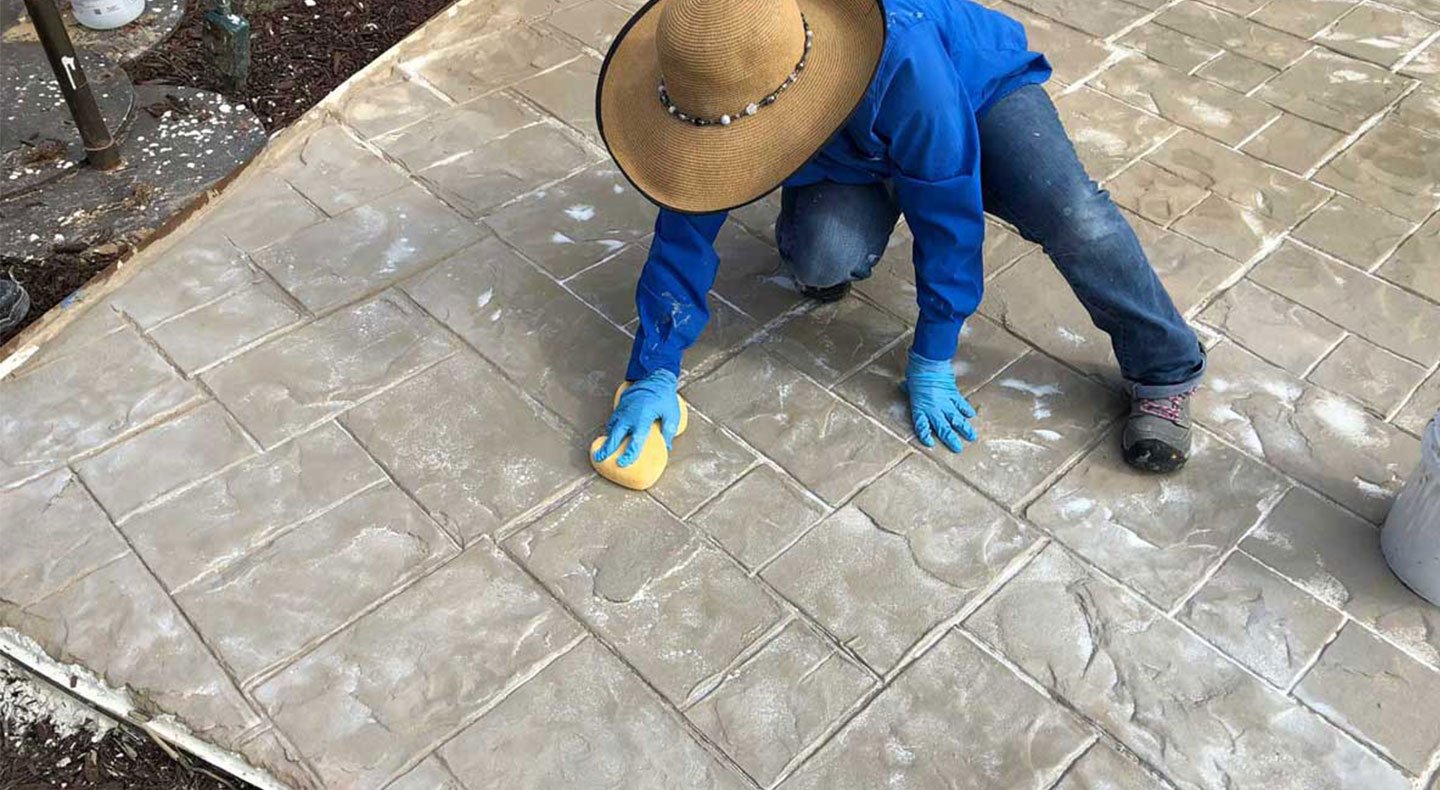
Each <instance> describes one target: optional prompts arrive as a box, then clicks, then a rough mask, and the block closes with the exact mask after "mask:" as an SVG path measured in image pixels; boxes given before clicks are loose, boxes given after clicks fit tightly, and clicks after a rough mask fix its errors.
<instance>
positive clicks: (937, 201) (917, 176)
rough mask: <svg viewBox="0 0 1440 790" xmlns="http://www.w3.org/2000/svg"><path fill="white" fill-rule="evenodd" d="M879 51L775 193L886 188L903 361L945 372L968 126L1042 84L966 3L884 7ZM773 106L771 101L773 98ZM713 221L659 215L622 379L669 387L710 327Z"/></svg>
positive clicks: (962, 293) (972, 264) (968, 300)
mask: <svg viewBox="0 0 1440 790" xmlns="http://www.w3.org/2000/svg"><path fill="white" fill-rule="evenodd" d="M885 7H886V12H887V13H886V28H887V33H886V41H885V51H884V53H883V54H882V55H881V59H880V64H879V67H878V68H877V69H876V74H875V78H874V79H873V80H872V81H871V83H870V88H869V90H868V91H866V93H865V97H864V98H863V99H862V100H861V102H860V105H859V107H857V108H856V110H855V113H854V114H853V115H852V116H851V117H850V120H849V122H847V123H846V124H845V126H844V127H843V128H841V130H840V131H839V132H838V133H837V134H836V135H835V136H834V137H833V138H832V139H831V140H830V141H829V142H828V143H827V144H826V145H825V147H823V148H822V149H820V151H819V153H817V154H816V155H815V156H814V157H813V158H812V159H811V160H810V161H809V162H808V163H807V164H806V165H805V166H804V167H803V168H801V169H800V171H799V172H797V173H796V174H795V175H793V176H791V177H790V178H789V179H787V180H786V181H785V185H786V186H804V185H808V184H814V183H818V182H821V181H834V182H839V183H845V184H867V183H873V182H876V181H882V180H889V181H891V182H892V184H893V185H894V189H895V194H896V197H897V199H898V201H899V204H900V209H901V211H902V212H903V213H904V215H905V218H906V222H907V223H908V224H909V226H910V230H911V233H912V234H913V235H914V237H915V245H914V250H913V256H912V257H913V259H914V262H915V285H916V292H917V295H916V301H917V302H918V307H919V317H918V320H917V322H916V326H915V340H914V349H915V352H916V353H917V354H919V355H921V356H923V357H926V358H929V359H950V358H951V357H953V356H954V355H955V347H956V344H957V342H958V338H959V335H960V329H961V327H962V325H963V324H964V322H965V319H966V318H968V317H969V316H970V315H971V314H972V313H974V312H975V309H976V307H978V306H979V304H980V294H981V284H982V282H983V269H982V265H981V260H980V248H981V245H982V243H983V241H984V237H985V220H984V207H983V205H982V202H981V199H980V140H979V133H978V120H977V119H978V118H979V117H980V116H981V115H983V114H984V112H985V111H986V110H987V109H989V107H990V105H992V104H994V103H995V102H996V101H997V100H999V99H1001V98H1003V97H1004V96H1006V95H1008V94H1009V93H1010V92H1012V91H1014V90H1015V89H1016V88H1019V87H1021V86H1022V85H1027V84H1032V83H1039V82H1043V81H1045V79H1047V78H1048V77H1049V76H1050V66H1049V64H1048V63H1046V61H1045V58H1044V57H1043V56H1042V55H1039V54H1037V53H1034V52H1031V51H1029V49H1028V48H1027V44H1026V40H1025V30H1024V28H1023V27H1021V26H1020V24H1019V23H1018V22H1015V21H1014V20H1012V19H1010V18H1009V17H1007V16H1005V15H1003V14H1001V13H999V12H998V11H992V10H990V9H988V8H984V7H982V6H979V5H976V4H975V3H972V2H970V0H885ZM782 101H783V99H782ZM725 218H726V214H725V213H723V212H722V213H715V214H701V215H686V214H680V213H677V212H674V211H669V210H665V209H661V211H660V216H659V217H658V218H657V219H656V220H655V236H654V240H653V241H652V242H651V245H650V257H649V258H648V259H647V261H646V263H645V268H644V270H643V271H642V272H641V275H640V282H639V285H638V286H637V288H636V294H635V302H636V306H637V308H638V310H639V314H640V324H639V327H638V329H637V330H636V333H635V344H634V347H633V348H632V350H631V354H630V365H629V369H628V371H627V373H626V378H629V379H631V380H635V379H639V378H643V377H644V376H645V375H647V374H649V373H650V372H651V371H654V370H658V369H661V368H664V369H668V370H670V371H671V372H674V373H676V374H678V373H679V372H680V358H681V355H682V354H683V353H684V351H685V349H686V348H688V347H689V346H690V345H691V344H692V343H694V342H695V339H696V338H697V337H699V335H700V332H701V330H703V329H704V328H705V323H706V322H707V321H708V320H709V317H710V314H709V309H708V306H707V304H706V294H707V293H709V291H710V287H711V286H712V285H713V284H714V282H715V274H716V271H717V268H718V267H719V266H720V265H721V262H720V260H719V258H718V257H717V256H716V254H715V237H716V236H717V235H719V233H720V227H721V225H723V224H724V223H725Z"/></svg>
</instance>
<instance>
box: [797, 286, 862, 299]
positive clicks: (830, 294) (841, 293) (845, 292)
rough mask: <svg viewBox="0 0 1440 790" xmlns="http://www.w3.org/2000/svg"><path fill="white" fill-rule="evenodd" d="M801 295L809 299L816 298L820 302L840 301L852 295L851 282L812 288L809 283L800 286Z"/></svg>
mask: <svg viewBox="0 0 1440 790" xmlns="http://www.w3.org/2000/svg"><path fill="white" fill-rule="evenodd" d="M800 295H801V296H804V297H805V298H807V299H814V300H815V301H817V302H819V303H820V304H830V303H831V302H838V301H840V300H841V299H844V298H845V297H846V296H849V295H850V283H848V282H844V283H840V284H839V285H827V286H825V287H823V288H811V287H810V286H808V285H802V286H800Z"/></svg>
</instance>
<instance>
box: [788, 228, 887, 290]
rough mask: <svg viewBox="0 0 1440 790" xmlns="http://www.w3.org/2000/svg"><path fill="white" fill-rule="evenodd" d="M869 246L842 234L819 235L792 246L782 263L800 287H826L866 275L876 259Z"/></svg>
mask: <svg viewBox="0 0 1440 790" xmlns="http://www.w3.org/2000/svg"><path fill="white" fill-rule="evenodd" d="M870 246H872V245H870V244H868V243H867V241H866V240H864V239H858V238H855V237H853V236H849V235H847V234H844V233H819V234H815V235H814V236H811V237H810V238H807V239H805V240H804V241H803V242H801V243H797V244H795V245H793V247H792V248H791V249H790V250H789V255H788V257H787V258H786V263H787V264H788V265H789V269H790V275H791V276H792V277H794V278H795V281H796V282H797V283H799V284H800V285H803V286H806V287H808V288H828V287H830V286H832V285H839V284H840V283H844V282H849V281H850V280H853V279H856V278H858V277H865V276H866V275H868V274H869V272H870V269H871V267H873V266H874V265H875V263H876V262H877V261H879V260H880V254H879V253H878V252H872V251H871V250H870Z"/></svg>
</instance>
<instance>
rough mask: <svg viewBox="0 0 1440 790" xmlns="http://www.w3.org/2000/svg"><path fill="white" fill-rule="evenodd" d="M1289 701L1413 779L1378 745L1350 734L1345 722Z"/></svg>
mask: <svg viewBox="0 0 1440 790" xmlns="http://www.w3.org/2000/svg"><path fill="white" fill-rule="evenodd" d="M1289 699H1291V700H1292V701H1293V702H1294V703H1295V705H1297V706H1299V707H1300V708H1301V709H1302V710H1307V711H1309V712H1310V713H1311V714H1312V715H1314V716H1315V717H1316V718H1318V719H1320V720H1321V721H1323V722H1325V723H1326V724H1328V725H1330V729H1331V730H1332V731H1333V732H1336V733H1339V736H1340V737H1341V738H1343V739H1344V740H1347V741H1350V742H1351V743H1353V744H1355V745H1356V746H1358V747H1360V748H1361V749H1362V750H1364V751H1367V752H1369V753H1370V754H1371V755H1372V756H1374V757H1376V758H1378V759H1379V760H1380V761H1381V762H1382V763H1384V764H1386V765H1389V766H1390V767H1392V768H1394V769H1395V770H1396V771H1398V772H1399V773H1400V775H1401V776H1406V777H1411V778H1412V779H1413V777H1414V774H1412V773H1411V772H1410V770H1409V769H1407V768H1405V766H1403V765H1401V764H1400V763H1399V761H1397V760H1396V759H1395V758H1394V757H1391V756H1390V755H1389V753H1387V752H1386V751H1385V749H1384V747H1382V746H1381V745H1380V744H1379V743H1374V742H1371V741H1369V740H1367V739H1366V738H1364V737H1363V736H1361V735H1360V734H1358V733H1353V732H1351V731H1350V730H1349V729H1348V728H1347V727H1346V722H1345V721H1344V720H1343V719H1342V718H1340V717H1339V716H1338V715H1336V714H1334V713H1332V712H1330V711H1327V710H1326V709H1324V708H1322V707H1319V706H1312V705H1310V704H1309V703H1307V702H1305V701H1304V700H1302V699H1300V698H1298V697H1290V698H1289Z"/></svg>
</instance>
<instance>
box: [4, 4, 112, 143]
mask: <svg viewBox="0 0 1440 790" xmlns="http://www.w3.org/2000/svg"><path fill="white" fill-rule="evenodd" d="M25 10H26V12H27V13H29V15H30V21H31V22H32V23H34V25H35V35H36V36H37V37H38V38H39V39H40V46H41V47H42V48H43V49H44V50H45V57H46V59H48V60H49V61H50V69H51V71H54V72H55V81H56V82H57V83H59V85H60V93H61V94H62V95H63V96H64V97H65V105H66V106H67V107H69V108H70V115H71V117H73V118H74V119H75V127H76V128H77V129H79V130H80V139H81V140H82V141H84V143H85V159H86V161H87V162H89V163H90V165H91V166H92V167H95V168H98V169H100V170H111V169H113V168H116V167H119V166H120V148H119V146H118V145H117V144H116V142H115V138H114V137H113V136H111V134H110V130H109V129H108V128H106V126H105V118H104V117H103V116H101V115H100V107H99V106H98V105H96V103H95V94H94V93H92V92H91V91H90V82H89V80H87V79H85V69H84V68H82V67H81V66H80V59H79V58H77V57H76V56H75V46H74V45H73V44H71V43H70V34H69V33H68V32H66V30H65V22H64V20H62V19H61V18H60V9H59V8H56V6H55V0H25Z"/></svg>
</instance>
